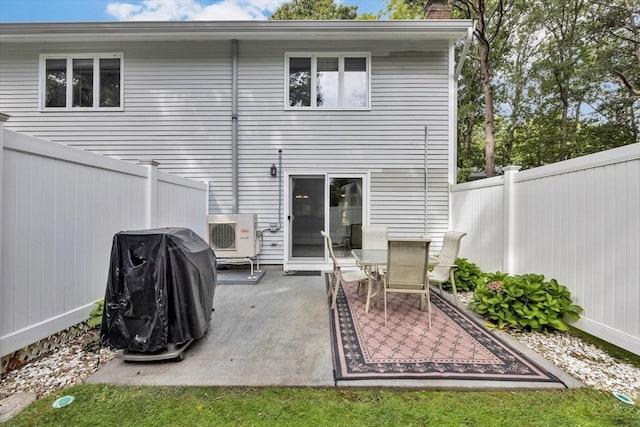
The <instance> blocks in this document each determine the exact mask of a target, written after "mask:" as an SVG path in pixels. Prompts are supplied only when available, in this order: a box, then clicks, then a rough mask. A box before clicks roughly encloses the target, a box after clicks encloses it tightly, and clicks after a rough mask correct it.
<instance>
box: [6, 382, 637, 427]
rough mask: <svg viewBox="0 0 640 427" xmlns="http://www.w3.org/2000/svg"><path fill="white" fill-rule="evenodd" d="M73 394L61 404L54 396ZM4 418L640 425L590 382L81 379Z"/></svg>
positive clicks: (34, 421)
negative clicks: (130, 382)
mask: <svg viewBox="0 0 640 427" xmlns="http://www.w3.org/2000/svg"><path fill="white" fill-rule="evenodd" d="M63 395H72V396H74V397H75V400H74V402H73V403H71V404H70V405H69V406H66V407H64V408H61V409H53V408H52V407H51V404H52V403H53V402H54V401H55V400H56V399H57V398H58V397H61V396H63ZM6 425H7V426H40V425H47V426H118V427H121V426H165V425H167V426H168V425H171V426H220V425H230V426H238V425H240V426H245V425H261V426H262V425H272V426H281V425H286V426H299V425H302V426H305V425H308V426H328V425H331V426H335V425H338V426H339V425H344V426H354V425H374V426H410V425H416V426H427V425H434V426H517V427H525V426H554V427H556V426H636V427H637V426H640V407H638V406H632V405H627V404H624V403H622V402H620V401H618V400H617V399H616V398H615V397H613V396H612V395H610V394H609V393H603V392H599V391H596V390H592V389H573V390H563V391H544V392H542V391H539V392H536V391H526V392H524V391H519V392H504V391H501V392H489V391H487V392H478V391H473V392H471V391H470V392H452V391H419V390H411V391H407V390H389V389H386V390H371V389H370V390H360V389H358V390H354V389H347V390H344V389H318V388H282V387H268V388H223V387H123V386H106V385H89V384H83V385H79V386H75V387H71V388H68V389H65V390H63V391H61V392H58V393H57V394H55V395H51V396H48V397H46V398H43V399H39V400H38V401H36V402H35V403H33V404H32V405H31V406H29V407H28V408H27V409H25V410H24V411H23V412H22V413H21V414H19V415H18V416H17V417H15V418H14V419H12V420H10V421H9V422H8V423H7V424H6Z"/></svg>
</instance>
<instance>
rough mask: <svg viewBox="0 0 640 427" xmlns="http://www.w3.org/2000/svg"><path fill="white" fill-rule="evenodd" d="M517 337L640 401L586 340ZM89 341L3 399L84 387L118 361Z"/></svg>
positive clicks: (45, 362)
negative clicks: (90, 346) (90, 347)
mask: <svg viewBox="0 0 640 427" xmlns="http://www.w3.org/2000/svg"><path fill="white" fill-rule="evenodd" d="M460 300H461V301H462V302H464V303H467V302H469V300H470V299H469V294H463V293H461V294H460ZM512 336H514V337H515V338H517V339H518V340H520V341H521V342H522V343H524V344H525V345H527V346H528V347H529V348H531V349H533V350H535V351H536V352H538V353H539V354H540V355H541V356H543V357H544V358H545V359H547V360H549V361H551V362H553V363H554V364H556V365H557V366H558V367H559V368H561V369H563V370H564V371H565V372H567V373H569V374H571V375H573V376H574V377H576V378H577V379H579V380H580V381H582V382H583V383H584V384H585V385H587V386H589V387H593V388H595V389H598V390H603V391H608V392H614V391H615V392H620V393H623V394H626V395H627V396H629V397H630V398H632V399H634V400H638V399H640V368H637V367H634V366H633V365H630V364H628V363H623V362H621V361H619V360H616V359H613V358H612V357H610V356H609V355H608V354H607V353H605V352H603V351H601V350H599V349H598V348H597V347H595V346H593V345H591V344H587V343H585V342H584V341H583V340H581V339H580V338H577V337H574V336H571V335H569V334H567V333H536V334H531V333H512ZM85 339H86V337H80V338H78V339H76V340H73V341H71V342H69V343H68V344H64V345H62V346H61V348H60V349H59V351H58V352H56V353H54V354H51V355H48V356H46V357H42V358H40V359H38V360H36V361H33V362H30V363H27V364H26V365H24V366H22V367H21V368H19V369H16V370H14V371H11V372H9V373H7V374H6V375H3V376H2V380H1V381H0V399H3V398H4V397H7V396H10V395H12V394H14V393H17V392H33V393H35V394H36V395H37V396H38V397H39V398H40V397H44V396H47V395H48V394H51V393H53V392H55V391H57V390H59V389H62V388H64V387H68V386H71V385H74V384H78V383H81V382H83V381H84V379H85V378H87V377H88V376H89V375H91V374H92V373H93V372H95V371H96V370H97V369H98V368H99V367H100V366H102V365H104V364H105V363H107V362H108V361H110V360H111V359H113V358H114V357H115V353H114V352H112V351H110V350H109V349H106V348H102V349H101V350H100V352H99V353H95V352H91V351H87V350H85V348H84V345H83V344H84V341H85Z"/></svg>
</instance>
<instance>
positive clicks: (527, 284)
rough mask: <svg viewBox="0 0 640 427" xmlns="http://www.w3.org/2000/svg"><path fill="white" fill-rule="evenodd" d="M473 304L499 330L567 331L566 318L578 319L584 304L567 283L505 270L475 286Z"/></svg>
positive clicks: (490, 275)
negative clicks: (575, 300)
mask: <svg viewBox="0 0 640 427" xmlns="http://www.w3.org/2000/svg"><path fill="white" fill-rule="evenodd" d="M471 307H472V308H473V309H474V310H475V311H476V312H477V313H479V314H481V315H482V316H484V317H485V319H487V320H488V321H490V322H491V323H492V324H493V325H495V326H496V327H498V328H500V329H507V328H510V329H520V330H528V331H534V332H535V331H540V330H542V329H549V328H553V329H558V330H561V331H564V330H567V329H568V325H567V324H566V323H565V321H564V317H565V316H567V317H569V318H572V319H575V320H577V319H578V318H579V317H580V315H579V314H580V312H582V307H580V306H578V305H575V304H573V303H572V300H571V293H570V292H569V291H568V289H567V288H566V286H563V285H560V284H559V283H558V282H557V281H556V280H555V279H551V280H550V281H548V282H545V280H544V276H542V275H537V274H524V275H521V276H508V275H506V274H503V273H495V274H489V275H487V279H486V281H484V282H481V283H479V284H478V286H477V287H476V290H475V292H474V294H473V302H472V303H471Z"/></svg>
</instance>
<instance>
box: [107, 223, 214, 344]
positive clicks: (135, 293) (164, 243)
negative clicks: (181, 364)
mask: <svg viewBox="0 0 640 427" xmlns="http://www.w3.org/2000/svg"><path fill="white" fill-rule="evenodd" d="M215 286H216V258H215V255H214V253H213V251H212V250H211V248H210V247H209V245H208V244H207V243H206V242H205V241H204V240H202V239H201V238H200V237H199V236H198V235H197V234H196V233H194V232H193V231H192V230H190V229H188V228H161V229H153V230H140V231H122V232H120V233H117V234H116V235H115V236H114V237H113V245H112V247H111V262H110V266H109V277H108V280H107V290H106V293H105V297H104V302H105V304H104V312H103V316H102V328H101V332H100V339H101V341H102V343H103V344H106V345H109V346H110V347H111V348H114V349H124V350H129V351H136V352H157V351H163V350H165V349H166V348H167V344H169V343H173V344H176V345H180V344H183V343H185V342H188V341H189V340H192V339H198V338H200V337H202V336H203V335H204V333H205V332H206V331H207V328H208V327H209V322H210V321H211V311H212V309H213V295H214V292H215Z"/></svg>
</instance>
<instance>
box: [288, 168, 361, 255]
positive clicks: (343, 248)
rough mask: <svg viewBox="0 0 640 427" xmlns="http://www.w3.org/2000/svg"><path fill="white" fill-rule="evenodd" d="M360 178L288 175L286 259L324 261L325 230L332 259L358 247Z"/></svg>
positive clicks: (359, 234)
mask: <svg viewBox="0 0 640 427" xmlns="http://www.w3.org/2000/svg"><path fill="white" fill-rule="evenodd" d="M363 183H364V175H360V176H357V175H349V174H319V175H294V174H291V175H289V213H288V220H289V259H290V260H304V259H307V260H311V259H324V257H325V248H324V240H323V238H322V236H321V234H320V231H321V230H328V231H329V235H330V236H331V239H332V241H333V248H334V251H335V253H336V256H338V257H343V256H350V251H351V249H354V248H359V247H361V244H362V233H361V227H362V224H363V219H364V218H365V209H364V199H365V198H364V194H363Z"/></svg>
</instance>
